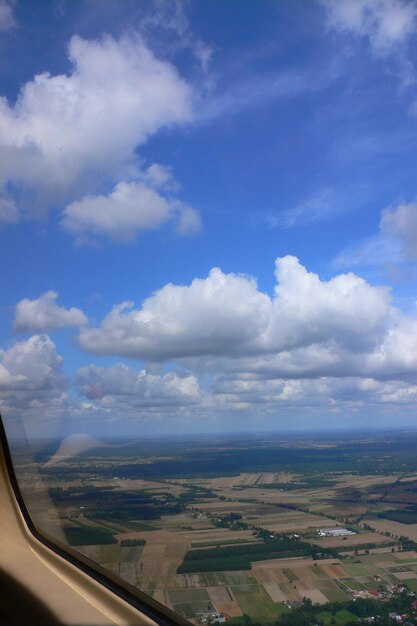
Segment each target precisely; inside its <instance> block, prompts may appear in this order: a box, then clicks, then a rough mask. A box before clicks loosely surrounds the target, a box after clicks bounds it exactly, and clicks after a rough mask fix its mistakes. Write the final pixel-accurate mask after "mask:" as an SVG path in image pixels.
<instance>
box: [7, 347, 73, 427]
mask: <svg viewBox="0 0 417 626" xmlns="http://www.w3.org/2000/svg"><path fill="white" fill-rule="evenodd" d="M61 364H62V357H60V356H59V354H58V353H57V351H56V347H55V344H54V343H53V341H52V340H51V339H50V338H49V337H48V336H47V335H34V336H33V337H30V339H28V340H27V341H20V342H17V343H15V344H13V345H12V346H11V347H10V348H8V349H7V350H0V408H1V411H2V414H3V415H4V416H5V417H6V418H8V417H13V416H15V415H19V414H22V411H24V412H25V413H24V414H25V415H28V416H35V417H38V418H39V417H42V418H44V417H47V416H53V415H54V413H55V412H56V411H58V410H61V409H62V408H63V405H64V403H65V400H66V393H65V379H64V376H63V374H62V371H61Z"/></svg>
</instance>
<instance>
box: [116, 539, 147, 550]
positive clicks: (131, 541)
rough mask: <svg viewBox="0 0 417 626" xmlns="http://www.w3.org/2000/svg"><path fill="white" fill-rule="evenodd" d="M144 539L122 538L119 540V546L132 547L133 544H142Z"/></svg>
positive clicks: (144, 541)
mask: <svg viewBox="0 0 417 626" xmlns="http://www.w3.org/2000/svg"><path fill="white" fill-rule="evenodd" d="M145 544H146V539H122V540H121V541H120V547H121V548H133V547H135V546H144V545H145Z"/></svg>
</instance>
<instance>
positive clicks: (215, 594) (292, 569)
mask: <svg viewBox="0 0 417 626" xmlns="http://www.w3.org/2000/svg"><path fill="white" fill-rule="evenodd" d="M90 445H92V446H95V447H93V448H90V449H89V450H85V451H84V452H80V453H78V454H72V455H71V454H69V453H68V451H67V450H66V448H65V443H64V445H61V446H59V445H58V443H57V442H55V444H54V445H52V446H49V447H46V448H44V450H43V451H42V452H40V453H38V454H37V456H36V458H35V460H30V459H28V457H27V456H26V453H25V452H24V451H23V448H19V447H18V446H17V447H16V451H15V457H16V468H17V473H18V478H19V481H20V483H21V487H22V490H23V493H24V494H25V496H26V498H27V500H28V504H29V507H30V511H31V513H32V515H33V516H34V519H35V522H36V523H37V524H38V526H39V527H40V528H41V529H42V528H43V529H44V530H46V531H47V532H49V533H51V534H53V535H55V536H57V537H58V538H61V540H62V538H64V541H66V542H67V543H69V544H70V545H72V546H74V547H76V549H77V550H78V551H79V552H81V553H83V554H84V555H85V556H87V557H88V558H89V559H91V560H93V561H95V562H97V563H99V564H101V565H102V566H104V567H105V568H106V569H108V570H110V571H112V572H113V573H115V574H117V575H118V576H120V577H121V578H122V579H124V580H125V581H127V582H129V583H131V584H132V585H134V586H135V587H137V588H138V589H140V590H142V591H143V592H145V593H146V594H148V595H150V596H152V597H153V598H154V599H156V600H158V601H159V602H161V603H162V604H164V605H166V606H168V607H170V608H171V609H173V610H174V611H176V612H177V613H179V614H181V615H183V616H184V617H186V618H188V619H189V620H190V621H192V622H194V623H220V622H224V621H226V620H227V621H229V620H232V622H231V623H234V624H250V623H252V622H253V623H273V622H277V623H279V624H281V623H282V624H287V623H291V624H292V623H294V624H297V623H304V622H302V621H299V620H300V619H301V618H300V611H307V612H308V611H309V612H310V613H312V616H310V617H309V619H310V618H311V619H312V621H311V622H309V621H307V622H305V623H307V624H309V623H323V624H326V623H336V624H349V623H351V622H352V623H356V622H357V621H358V620H360V619H363V618H364V619H368V620H369V619H370V617H374V618H376V616H377V615H379V616H381V619H382V618H383V617H384V616H385V617H384V619H386V620H388V621H386V622H381V623H388V624H389V623H395V622H397V623H398V622H400V619H401V622H402V623H407V622H408V623H414V621H410V620H415V617H413V616H415V615H416V614H417V602H416V599H417V596H416V595H415V594H416V593H417V456H416V454H415V450H416V446H417V433H415V432H396V433H395V432H380V433H377V434H375V433H373V434H370V433H365V434H363V433H360V434H358V433H343V436H337V435H332V436H330V435H327V436H325V435H314V436H302V437H301V436H295V435H292V436H287V437H284V436H279V435H277V434H270V433H267V434H265V433H262V434H258V435H250V436H249V435H239V436H236V435H234V436H233V437H232V436H226V435H225V436H218V437H215V436H199V437H182V438H167V439H162V438H160V439H150V438H148V439H146V440H142V441H140V442H138V441H127V442H126V441H124V442H120V441H119V442H106V443H105V444H103V445H102V446H101V447H100V444H99V442H94V441H93V440H92V442H91V443H90ZM45 485H46V486H47V488H48V501H47V504H46V505H45V500H44V499H43V498H42V492H43V490H44V489H45ZM62 531H63V533H64V535H62V534H61V533H62ZM413 603H414V608H413ZM375 607H378V610H377V611H376V608H375ZM389 616H391V617H389ZM395 616H396V617H395ZM291 619H292V620H293V621H291ZM285 620H287V621H285ZM288 620H290V621H288ZM331 620H335V621H331ZM390 620H391V621H390ZM374 623H378V622H375V620H374Z"/></svg>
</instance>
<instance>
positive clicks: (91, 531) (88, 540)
mask: <svg viewBox="0 0 417 626" xmlns="http://www.w3.org/2000/svg"><path fill="white" fill-rule="evenodd" d="M63 531H64V534H65V538H66V540H67V541H68V543H69V545H70V546H93V545H99V544H106V543H110V544H111V543H117V541H116V539H115V538H114V535H115V531H113V532H112V531H111V530H108V529H107V528H102V527H98V526H97V527H91V526H77V527H68V526H64V527H63Z"/></svg>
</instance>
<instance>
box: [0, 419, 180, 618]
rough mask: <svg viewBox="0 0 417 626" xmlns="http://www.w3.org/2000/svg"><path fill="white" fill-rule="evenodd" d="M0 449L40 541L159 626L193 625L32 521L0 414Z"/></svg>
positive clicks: (23, 511)
mask: <svg viewBox="0 0 417 626" xmlns="http://www.w3.org/2000/svg"><path fill="white" fill-rule="evenodd" d="M0 452H2V454H3V459H4V463H5V468H6V470H7V474H8V477H9V481H10V486H11V488H12V491H13V494H14V497H15V499H16V502H17V505H18V507H19V509H20V512H21V514H22V516H23V519H24V521H25V523H26V525H27V528H28V530H29V532H30V533H31V534H32V535H33V537H34V538H35V539H36V540H37V541H39V542H40V543H41V544H43V545H44V546H46V547H47V548H49V549H50V550H51V551H52V552H53V553H55V554H56V555H58V556H60V557H62V558H63V559H65V560H66V561H68V562H69V563H71V564H72V565H74V566H75V567H77V568H78V569H80V570H81V571H82V572H84V573H85V574H87V575H88V576H90V577H91V578H93V579H94V580H95V581H96V582H98V583H99V584H100V585H102V586H103V587H105V588H106V589H107V590H109V591H111V592H112V593H114V594H115V595H116V596H118V597H119V598H121V599H122V600H124V601H126V602H127V603H129V604H130V605H131V606H133V607H134V608H135V609H137V610H138V612H139V613H141V614H143V615H145V616H146V617H148V618H149V619H152V620H153V621H154V622H156V623H157V624H159V625H160V626H192V623H191V622H189V621H188V620H187V619H186V618H184V617H182V616H181V615H179V614H177V613H175V612H174V611H172V610H171V609H169V608H168V607H166V606H164V605H163V604H161V603H159V602H157V601H156V600H154V599H153V598H152V597H151V596H148V595H147V594H145V593H143V592H142V591H140V590H139V589H137V588H136V587H134V586H133V585H131V584H129V583H127V582H126V581H124V580H123V579H122V578H120V577H119V576H117V575H116V574H113V573H112V572H110V571H108V570H106V569H105V568H103V567H102V566H101V565H99V564H98V563H96V562H94V561H92V560H90V559H89V558H88V557H86V556H84V555H83V554H81V553H80V552H78V551H77V550H75V549H74V548H73V547H72V546H69V545H67V544H65V543H63V542H61V541H59V540H58V539H56V538H55V537H52V536H51V535H49V534H48V533H45V532H44V531H42V530H41V529H40V528H39V527H38V526H37V525H36V523H35V522H34V521H33V519H32V516H31V515H30V512H29V510H28V507H27V506H26V503H25V499H24V496H23V494H22V491H21V489H20V487H19V481H18V478H17V476H16V472H15V469H14V464H13V455H12V452H11V450H10V446H9V441H8V438H7V432H6V428H5V424H4V420H3V418H2V415H1V414H0Z"/></svg>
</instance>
